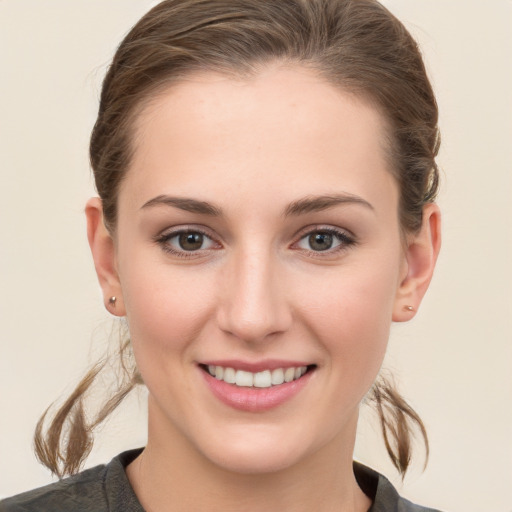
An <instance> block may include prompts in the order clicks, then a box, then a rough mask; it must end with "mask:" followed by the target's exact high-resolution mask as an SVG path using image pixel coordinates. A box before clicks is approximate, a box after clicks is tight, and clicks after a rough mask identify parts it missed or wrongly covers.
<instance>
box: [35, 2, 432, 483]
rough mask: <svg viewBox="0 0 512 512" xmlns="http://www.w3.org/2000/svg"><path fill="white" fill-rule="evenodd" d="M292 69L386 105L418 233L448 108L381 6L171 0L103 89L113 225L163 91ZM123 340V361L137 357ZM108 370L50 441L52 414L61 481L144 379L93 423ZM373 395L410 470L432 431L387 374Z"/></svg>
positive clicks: (128, 42) (140, 29) (103, 182)
mask: <svg viewBox="0 0 512 512" xmlns="http://www.w3.org/2000/svg"><path fill="white" fill-rule="evenodd" d="M272 62H283V63H291V64H298V65H301V66H306V67H309V68H311V69H313V70H315V71H316V72H317V73H318V74H319V76H321V77H322V78H323V79H325V80H326V81H327V82H328V83H331V84H333V85H335V86H338V87H340V88H342V89H343V90H345V91H348V92H350V93H353V94H355V95H356V96H358V97H361V98H363V99H365V100H367V101H369V102H371V104H372V105H374V106H376V107H377V108H378V109H379V110H380V112H381V113H382V115H383V117H384V119H385V120H386V121H387V127H388V132H389V133H387V139H388V153H389V159H390V162H391V165H390V167H391V172H392V174H393V175H394V177H395V179H396V182H397V184H398V188H399V192H400V199H399V205H398V215H399V220H400V225H401V228H402V230H403V232H405V233H410V232H417V231H418V230H419V229H420V227H421V224H422V212H423V207H424V205H425V204H427V203H430V202H433V201H434V199H435V197H436V194H437V189H438V181H439V172H438V168H437V165H436V162H435V157H436V155H437V152H438V148H439V132H438V128H437V121H438V109H437V104H436V100H435V96H434V93H433V90H432V87H431V84H430V82H429V80H428V77H427V73H426V70H425V66H424V63H423V60H422V57H421V54H420V51H419V49H418V45H417V44H416V42H415V41H414V39H413V38H412V37H411V35H410V34H409V32H408V31H407V29H406V28H405V27H404V26H403V25H402V23H401V22H400V21H399V20H398V19H397V18H396V17H395V16H393V15H392V14H391V13H390V12H389V11H388V10H387V9H386V8H385V7H383V6H382V5H381V4H380V3H378V2H377V1H376V0H265V1H261V0H165V1H163V2H161V3H160V4H158V5H157V6H156V7H154V8H153V9H151V10H150V11H149V12H148V13H147V14H146V15H145V16H144V17H143V18H142V19H140V20H139V22H138V23H137V24H136V25H135V26H134V27H133V28H132V29H131V31H130V32H129V33H128V34H127V35H126V37H125V38H124V40H123V41H122V42H121V44H120V46H119V47H118V49H117V52H116V54H115V56H114V59H113V61H112V63H111V65H110V67H109V69H108V72H107V74H106V76H105V79H104V82H103V88H102V93H101V99H100V105H99V112H98V117H97V120H96V124H95V125H94V129H93V131H92V135H91V141H90V161H91V166H92V169H93V171H94V177H95V182H96V188H97V191H98V194H99V195H100V197H101V200H102V204H103V214H104V222H105V225H106V227H107V228H108V229H109V231H110V232H111V233H114V232H115V229H116V217H117V197H118V193H119V189H120V185H121V183H122V181H123V178H124V176H125V175H126V172H127V170H128V169H129V167H130V162H131V159H132V156H133V152H134V130H135V128H134V125H135V121H136V119H137V116H138V115H139V114H140V112H141V111H142V110H143V108H144V106H145V105H147V103H148V102H149V101H150V100H151V99H153V98H154V97H155V95H157V94H158V93H159V92H160V91H161V90H163V89H164V88H167V87H169V86H170V84H173V83H176V82H179V81H180V80H182V79H183V78H185V77H186V76H188V75H190V74H191V73H194V72H204V71H213V72H220V73H225V74H228V75H234V76H236V77H241V78H244V77H250V76H253V75H254V74H256V73H257V71H258V69H261V66H263V65H265V64H268V63H272ZM130 353H131V348H130V344H129V341H125V342H122V344H121V346H120V349H119V352H118V354H117V357H120V358H121V360H122V361H123V360H124V359H125V358H126V357H128V356H129V357H133V356H132V355H130ZM105 364H106V363H105V361H104V362H102V363H99V364H97V365H96V366H94V367H93V369H92V370H90V371H89V372H88V373H87V374H86V376H85V377H84V378H83V379H82V381H81V382H80V383H79V384H78V386H77V388H76V389H75V391H74V392H73V393H72V395H71V396H70V397H69V398H68V399H67V400H66V402H65V403H64V405H63V406H61V408H60V409H59V411H58V412H57V413H56V415H55V416H54V419H53V420H52V421H51V423H50V425H49V428H48V430H47V432H46V434H44V433H43V430H44V428H43V426H44V423H45V418H46V415H47V413H48V411H46V412H45V414H44V415H43V417H42V418H41V419H40V421H39V423H38V425H37V429H36V434H35V448H36V455H37V457H38V458H39V460H40V461H41V462H42V463H43V464H45V465H46V466H47V467H49V468H50V469H51V471H52V472H53V473H55V474H57V475H58V476H63V475H65V474H69V473H74V472H76V471H78V469H79V468H80V465H81V463H82V462H83V460H84V459H85V457H86V456H87V455H88V453H89V451H90V450H91V447H92V443H93V430H94V428H95V427H96V426H97V425H99V424H100V423H101V422H103V421H104V420H105V419H106V418H107V417H108V416H109V414H110V413H111V412H112V411H113V410H114V409H115V408H116V407H117V406H118V405H119V403H121V401H122V400H123V398H124V397H125V396H126V395H127V394H128V393H129V392H130V390H131V389H132V388H133V387H135V386H136V385H137V384H138V383H141V382H142V380H141V379H140V376H139V375H138V372H137V370H136V367H135V366H134V365H132V364H124V363H123V365H122V367H123V372H122V373H121V375H120V379H119V383H118V384H119V385H118V386H117V389H116V390H114V392H113V394H112V395H111V396H110V397H108V398H107V399H106V400H105V402H104V405H103V406H102V407H101V408H100V411H99V413H98V414H97V415H96V416H95V417H94V418H93V419H91V420H87V418H86V415H85V414H84V410H85V405H84V401H85V399H86V397H87V392H88V391H89V389H90V388H91V386H92V384H93V383H94V381H95V380H96V379H97V378H98V376H99V374H100V373H101V370H102V369H104V368H105ZM367 400H368V401H369V402H372V403H374V404H375V406H376V410H377V412H378V415H379V418H380V423H381V427H382V432H383V436H384V441H385V445H386V448H387V451H388V453H389V455H390V457H391V460H392V462H393V464H394V465H395V466H396V468H397V469H398V471H399V472H400V473H401V474H402V475H404V474H405V472H406V470H407V468H408V466H409V464H410V461H411V453H412V438H413V433H414V430H415V428H416V430H418V431H419V432H420V433H421V436H422V438H423V440H424V444H425V449H426V455H427V458H428V440H427V435H426V431H425V427H424V425H423V423H422V421H421V419H420V417H419V416H418V415H417V413H416V412H415V411H414V409H412V407H411V406H410V405H408V404H407V402H406V401H405V400H404V399H403V398H402V397H401V396H400V394H399V393H398V392H397V391H396V389H395V387H394V385H393V383H392V382H391V381H389V380H385V379H383V378H380V379H378V380H377V382H376V383H375V384H374V386H373V388H372V390H371V391H370V393H369V395H368V397H367Z"/></svg>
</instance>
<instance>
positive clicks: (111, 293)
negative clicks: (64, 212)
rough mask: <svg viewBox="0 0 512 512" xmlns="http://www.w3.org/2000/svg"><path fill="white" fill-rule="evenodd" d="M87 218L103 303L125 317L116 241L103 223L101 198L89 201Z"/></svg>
mask: <svg viewBox="0 0 512 512" xmlns="http://www.w3.org/2000/svg"><path fill="white" fill-rule="evenodd" d="M85 216H86V218H87V238H88V240H89V247H90V248H91V252H92V257H93V260H94V267H95V268H96V274H97V276H98V281H99V283H100V286H101V289H102V290H103V303H104V304H105V307H106V308H107V310H108V311H109V312H110V313H112V314H113V315H115V316H124V315H125V314H126V311H125V308H124V301H123V299H122V290H121V283H120V281H119V276H118V273H117V268H116V252H115V246H114V240H113V239H112V236H111V234H110V233H109V231H108V230H107V228H106V227H105V224H104V222H103V208H102V204H101V199H100V198H99V197H93V198H91V199H89V201H87V204H86V206H85Z"/></svg>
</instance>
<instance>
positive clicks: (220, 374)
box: [206, 365, 308, 388]
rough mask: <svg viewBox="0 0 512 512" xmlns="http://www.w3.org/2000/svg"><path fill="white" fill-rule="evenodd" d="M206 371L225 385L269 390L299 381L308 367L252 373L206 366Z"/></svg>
mask: <svg viewBox="0 0 512 512" xmlns="http://www.w3.org/2000/svg"><path fill="white" fill-rule="evenodd" d="M206 370H207V371H208V373H209V374H210V375H211V376H212V377H215V378H216V379H217V380H222V381H224V382H226V383H227V384H233V385H235V386H239V387H246V388H251V387H252V388H270V387H272V386H279V385H281V384H284V383H285V382H292V381H294V380H297V379H300V378H301V377H302V376H303V375H304V374H305V373H306V372H307V371H308V367H307V366H297V367H289V368H275V369H273V370H270V369H269V370H263V371H259V372H256V373H253V372H249V371H245V370H235V369H234V368H229V367H223V366H216V365H208V366H207V367H206Z"/></svg>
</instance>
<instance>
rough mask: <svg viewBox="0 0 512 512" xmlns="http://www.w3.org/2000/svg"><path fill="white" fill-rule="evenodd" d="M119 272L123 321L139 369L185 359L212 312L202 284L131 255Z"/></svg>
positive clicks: (195, 278)
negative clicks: (175, 356) (173, 356)
mask: <svg viewBox="0 0 512 512" xmlns="http://www.w3.org/2000/svg"><path fill="white" fill-rule="evenodd" d="M142 260H144V261H142ZM121 268H122V276H121V281H122V285H123V298H124V301H125V304H126V312H127V320H128V325H129V329H130V335H131V338H132V344H133V346H134V351H135V354H136V357H137V362H138V364H139V366H141V365H143V364H144V363H145V362H146V361H147V362H148V364H158V365H160V364H162V365H163V364H166V363H168V362H169V361H171V360H168V359H164V356H165V355H166V354H169V353H175V354H179V358H180V359H186V358H189V359H190V357H191V356H190V355H189V352H188V350H189V349H190V348H191V346H192V345H193V342H194V340H195V339H196V338H197V334H198V332H199V331H200V330H201V328H202V323H203V322H204V319H205V318H206V317H207V316H208V313H207V312H208V311H209V309H210V308H211V300H209V299H208V297H209V293H208V286H207V283H205V280H204V279H202V278H201V276H199V275H194V274H193V273H191V272H187V271H181V272H180V271H176V269H173V268H172V267H171V266H169V265H165V264H162V263H161V262H149V263H148V259H144V258H138V257H137V256H136V255H134V254H133V253H132V254H131V256H130V260H129V261H127V262H126V263H125V265H124V266H122V267H121ZM151 361H153V362H151ZM141 370H142V368H141Z"/></svg>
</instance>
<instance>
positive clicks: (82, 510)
mask: <svg viewBox="0 0 512 512" xmlns="http://www.w3.org/2000/svg"><path fill="white" fill-rule="evenodd" d="M138 453H140V450H132V451H130V452H124V453H122V454H121V455H118V456H117V457H115V458H114V459H112V461H111V462H110V463H109V464H107V465H100V466H96V467H94V468H91V469H87V470H85V471H83V472H81V473H78V474H76V475H73V476H71V477H69V478H65V479H63V480H60V481H58V482H55V483H53V484H50V485H46V486H44V487H40V488H38V489H34V490H32V491H28V492H24V493H22V494H18V495H16V496H13V497H11V498H7V499H5V500H3V501H1V502H0V512H46V511H48V512H49V511H51V512H71V511H73V512H86V511H91V510H94V511H95V512H107V511H108V512H118V511H119V512H120V511H123V512H143V510H142V507H141V506H140V504H139V502H138V501H137V498H136V497H135V494H134V492H133V490H132V488H131V486H130V484H129V482H128V479H127V477H126V473H125V471H124V468H125V467H126V466H127V465H128V464H129V463H130V462H131V460H133V459H134V458H135V457H136V456H137V455H138Z"/></svg>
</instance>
